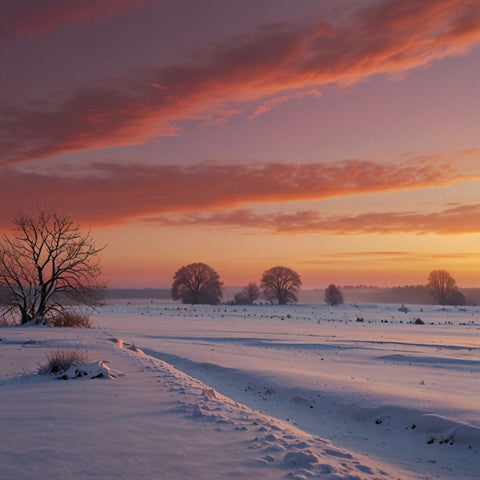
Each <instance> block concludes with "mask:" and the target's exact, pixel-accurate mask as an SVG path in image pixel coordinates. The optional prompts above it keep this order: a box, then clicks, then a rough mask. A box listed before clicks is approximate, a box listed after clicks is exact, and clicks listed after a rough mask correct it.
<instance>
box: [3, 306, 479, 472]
mask: <svg viewBox="0 0 480 480" xmlns="http://www.w3.org/2000/svg"><path fill="white" fill-rule="evenodd" d="M399 307H400V305H391V306H385V305H378V306H376V305H370V306H368V305H358V306H356V305H354V306H342V307H338V308H330V307H327V306H325V305H298V306H287V307H271V306H252V307H243V306H235V307H232V306H216V307H209V306H208V307H207V306H183V305H178V304H160V303H158V302H156V301H155V300H152V301H145V300H142V301H141V302H135V301H128V302H127V301H117V302H116V303H115V304H112V305H106V306H105V307H103V308H102V309H101V311H100V312H99V313H98V314H97V315H95V324H94V326H95V328H94V329H91V330H73V329H52V328H38V327H36V328H33V327H30V328H3V329H0V339H1V340H0V365H1V369H0V405H1V409H0V478H1V479H5V480H6V479H12V480H13V479H32V478H35V479H39V480H42V479H51V478H59V479H70V478H72V479H73V478H75V479H79V478H98V479H118V480H122V479H132V478H142V479H150V478H151V479H196V480H202V479H226V478H236V479H237V478H240V479H257V478H258V479H278V478H287V479H288V478H289V479H308V478H321V479H327V480H340V479H344V480H347V479H348V480H354V479H371V480H373V479H389V480H390V479H392V480H397V479H402V480H404V479H431V480H433V479H456V480H466V479H469V480H470V479H472V480H473V479H478V478H480V400H479V399H480V376H479V374H480V308H476V307H469V308H465V309H457V308H453V307H446V308H441V307H436V306H429V307H425V306H423V307H421V306H408V311H400V310H399ZM402 310H403V309H402ZM417 319H421V320H422V321H423V322H424V324H416V323H415V322H416V321H417ZM69 348H76V349H80V350H82V351H83V350H85V351H86V352H87V353H88V357H89V359H90V360H92V361H95V360H102V361H105V362H108V364H107V365H108V366H109V367H111V368H112V369H114V370H115V371H120V372H122V373H123V375H118V374H116V375H115V378H111V379H105V378H96V379H88V378H80V379H74V380H56V379H55V378H53V377H51V376H41V375H37V374H36V371H37V370H38V367H39V365H41V364H44V363H45V361H46V354H48V353H49V352H52V351H55V350H57V349H69ZM116 373H118V372H116Z"/></svg>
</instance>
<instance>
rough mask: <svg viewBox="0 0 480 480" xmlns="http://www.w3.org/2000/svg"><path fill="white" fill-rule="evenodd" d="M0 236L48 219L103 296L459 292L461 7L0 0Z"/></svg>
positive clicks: (471, 217)
mask: <svg viewBox="0 0 480 480" xmlns="http://www.w3.org/2000/svg"><path fill="white" fill-rule="evenodd" d="M0 61H1V64H2V66H3V67H2V68H1V69H0V175H1V189H0V231H1V232H3V233H8V231H9V228H10V224H11V220H12V218H13V216H14V215H15V213H16V212H17V211H18V210H25V211H29V210H32V209H35V208H48V209H50V208H53V209H56V210H61V211H64V212H68V213H71V214H72V217H73V219H74V220H75V221H76V222H77V223H78V224H80V225H81V227H82V229H84V230H90V232H91V234H92V236H94V237H95V238H96V239H97V242H98V244H99V245H106V248H105V250H104V251H103V253H102V265H103V270H104V278H105V280H106V282H107V284H108V285H109V286H110V287H122V288H123V287H152V288H155V287H158V288H161V287H168V286H170V285H171V282H172V277H173V274H174V273H175V271H176V270H177V269H178V268H180V267H181V266H182V265H186V264H188V263H192V262H204V263H207V264H209V265H211V266H212V267H213V268H214V269H215V270H216V271H217V272H218V273H219V274H220V276H221V278H222V280H223V281H224V283H225V284H226V285H232V286H237V285H238V286H242V285H244V284H246V283H248V282H251V281H254V282H257V283H258V282H259V280H260V278H261V275H262V273H263V272H264V271H265V270H266V269H268V268H270V267H273V266H276V265H284V266H287V267H289V268H293V269H294V270H296V271H298V273H299V274H300V275H301V277H302V280H303V284H304V287H305V288H325V287H326V286H327V285H329V284H330V283H335V284H337V285H359V284H363V285H378V286H395V285H407V284H424V283H425V282H426V279H427V277H428V273H429V272H430V271H431V270H434V269H445V270H448V271H449V272H450V273H451V274H452V275H453V276H454V278H455V279H456V280H457V283H458V285H459V286H463V287H472V286H480V193H479V192H480V143H479V142H480V135H479V134H480V82H479V81H478V79H479V78H480V1H479V0H423V1H422V2H418V1H416V0H402V1H400V0H383V1H374V0H368V1H356V0H355V1H354V0H337V1H335V2H332V1H322V0H296V1H295V2H292V1H291V0H230V1H228V2H226V1H224V0H175V1H166V0H77V1H75V2H71V1H67V0H21V1H18V0H3V1H2V2H1V5H0Z"/></svg>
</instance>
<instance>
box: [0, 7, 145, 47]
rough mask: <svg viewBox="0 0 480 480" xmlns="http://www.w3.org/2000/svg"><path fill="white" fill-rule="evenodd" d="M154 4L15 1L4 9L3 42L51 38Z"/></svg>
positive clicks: (0, 32)
mask: <svg viewBox="0 0 480 480" xmlns="http://www.w3.org/2000/svg"><path fill="white" fill-rule="evenodd" d="M152 1H153V0H101V1H98V0H74V1H65V0H30V1H29V0H21V1H18V0H13V1H10V2H7V5H4V6H3V7H2V19H1V22H0V40H1V39H5V38H11V37H16V36H26V37H33V36H36V35H48V34H51V33H53V32H54V31H55V30H56V29H57V28H59V27H61V26H63V25H68V24H81V23H85V22H88V21H91V20H102V19H105V18H108V17H110V16H112V15H115V14H117V13H121V12H124V11H126V10H128V9H130V8H133V7H136V6H139V5H144V4H146V3H151V2H152Z"/></svg>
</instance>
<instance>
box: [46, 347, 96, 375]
mask: <svg viewBox="0 0 480 480" xmlns="http://www.w3.org/2000/svg"><path fill="white" fill-rule="evenodd" d="M74 362H78V363H87V362H88V354H87V352H86V351H85V350H79V349H77V348H75V349H59V350H53V351H52V352H50V353H47V363H46V365H43V366H41V367H40V369H39V371H38V373H39V374H40V375H49V374H51V373H53V374H58V373H62V372H66V371H67V370H68V369H69V368H70V367H71V366H72V364H73V363H74Z"/></svg>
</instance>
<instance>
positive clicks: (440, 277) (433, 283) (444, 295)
mask: <svg viewBox="0 0 480 480" xmlns="http://www.w3.org/2000/svg"><path fill="white" fill-rule="evenodd" d="M427 287H428V289H429V290H430V293H431V295H433V296H434V297H435V299H436V301H437V302H438V303H439V304H440V305H447V303H448V298H449V296H450V295H451V294H452V293H453V292H454V291H455V290H457V284H456V282H455V280H454V278H453V277H452V276H451V275H450V273H448V272H447V271H446V270H433V271H432V272H430V275H429V276H428V281H427Z"/></svg>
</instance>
